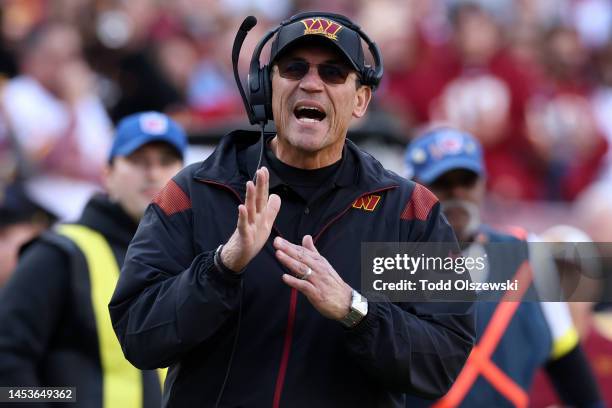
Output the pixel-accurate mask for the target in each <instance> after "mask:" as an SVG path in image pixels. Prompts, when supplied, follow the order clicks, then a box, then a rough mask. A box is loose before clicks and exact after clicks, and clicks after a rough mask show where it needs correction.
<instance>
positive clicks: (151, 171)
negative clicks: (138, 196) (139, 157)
mask: <svg viewBox="0 0 612 408" xmlns="http://www.w3.org/2000/svg"><path fill="white" fill-rule="evenodd" d="M146 174H147V178H148V179H149V180H151V181H160V180H161V179H162V178H163V177H165V174H166V173H165V167H164V165H163V164H162V163H155V162H152V163H149V164H148V165H147V167H146Z"/></svg>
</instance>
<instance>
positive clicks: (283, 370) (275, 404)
mask: <svg viewBox="0 0 612 408" xmlns="http://www.w3.org/2000/svg"><path fill="white" fill-rule="evenodd" d="M397 187H399V186H397V185H392V186H387V187H384V188H380V189H378V190H373V191H369V192H367V193H362V194H359V195H358V196H357V197H355V198H354V199H353V200H351V204H350V205H349V206H348V207H346V208H345V209H344V210H343V211H341V212H340V213H338V214H337V215H336V216H335V217H334V218H332V219H331V220H329V222H328V223H327V224H325V225H324V226H323V228H322V229H321V231H319V232H318V233H317V234H316V235H315V236H314V237H313V238H312V241H313V243H314V244H316V243H317V240H318V239H319V238H320V237H321V235H322V234H323V232H325V230H327V229H328V228H329V227H330V226H331V225H332V224H333V223H334V222H336V221H338V220H339V219H340V218H341V217H342V216H343V215H344V214H346V213H347V212H348V211H349V210H350V209H351V208H352V207H353V203H354V202H355V200H357V199H359V198H361V197H364V196H367V195H370V194H374V193H379V192H381V191H386V190H391V189H393V188H397ZM296 311H297V289H294V288H291V298H290V300H289V316H288V319H287V330H286V332H285V342H284V344H283V354H282V357H281V363H280V367H279V370H278V376H277V377H276V386H275V387H274V399H273V401H272V408H279V407H280V399H281V395H282V392H283V386H284V385H285V376H286V374H287V366H288V365H289V354H290V351H291V342H292V340H293V327H294V325H295V315H296Z"/></svg>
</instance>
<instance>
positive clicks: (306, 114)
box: [293, 106, 327, 123]
mask: <svg viewBox="0 0 612 408" xmlns="http://www.w3.org/2000/svg"><path fill="white" fill-rule="evenodd" d="M293 114H294V115H295V117H296V118H297V120H299V121H300V122H308V123H314V122H320V121H322V120H323V119H325V117H326V116H327V115H326V114H325V112H323V110H321V109H319V108H317V107H315V106H298V107H296V108H295V109H294V110H293Z"/></svg>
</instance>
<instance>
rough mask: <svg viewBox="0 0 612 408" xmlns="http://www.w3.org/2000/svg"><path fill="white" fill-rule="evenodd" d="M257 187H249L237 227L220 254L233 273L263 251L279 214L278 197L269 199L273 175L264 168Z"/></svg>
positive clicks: (249, 183)
mask: <svg viewBox="0 0 612 408" xmlns="http://www.w3.org/2000/svg"><path fill="white" fill-rule="evenodd" d="M256 181H257V185H255V184H254V183H253V182H252V181H248V182H247V184H246V198H245V200H244V201H245V203H244V204H240V205H239V206H238V226H237V227H236V230H235V231H234V233H233V234H232V236H231V237H230V239H229V241H227V243H226V244H225V245H224V246H223V249H222V250H221V254H220V257H221V262H223V265H225V266H226V267H227V268H229V269H231V270H232V271H236V272H240V271H241V270H242V269H244V268H245V267H246V266H247V265H248V263H249V262H251V260H252V259H253V258H254V257H255V256H256V255H257V254H258V253H259V251H261V248H263V246H264V244H265V243H266V241H267V240H268V237H269V236H270V231H272V225H273V224H274V220H275V219H276V216H277V215H278V211H279V210H280V206H281V200H280V197H279V196H278V195H276V194H272V195H270V197H268V187H269V184H270V183H269V181H270V174H269V173H268V169H267V168H265V167H262V168H261V169H259V170H257V173H256Z"/></svg>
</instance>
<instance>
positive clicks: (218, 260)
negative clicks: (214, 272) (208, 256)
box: [214, 245, 244, 275]
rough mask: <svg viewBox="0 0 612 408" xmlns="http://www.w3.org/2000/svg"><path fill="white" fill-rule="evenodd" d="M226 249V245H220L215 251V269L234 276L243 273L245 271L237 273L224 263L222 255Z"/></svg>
mask: <svg viewBox="0 0 612 408" xmlns="http://www.w3.org/2000/svg"><path fill="white" fill-rule="evenodd" d="M224 247H225V245H219V247H218V248H217V250H216V251H215V256H214V262H215V267H216V268H217V269H218V270H219V271H221V272H223V273H228V274H234V275H238V274H240V273H242V272H243V271H244V269H241V270H238V271H235V270H234V269H233V268H230V267H228V266H227V265H226V263H225V262H223V258H222V253H223V248H224Z"/></svg>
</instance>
